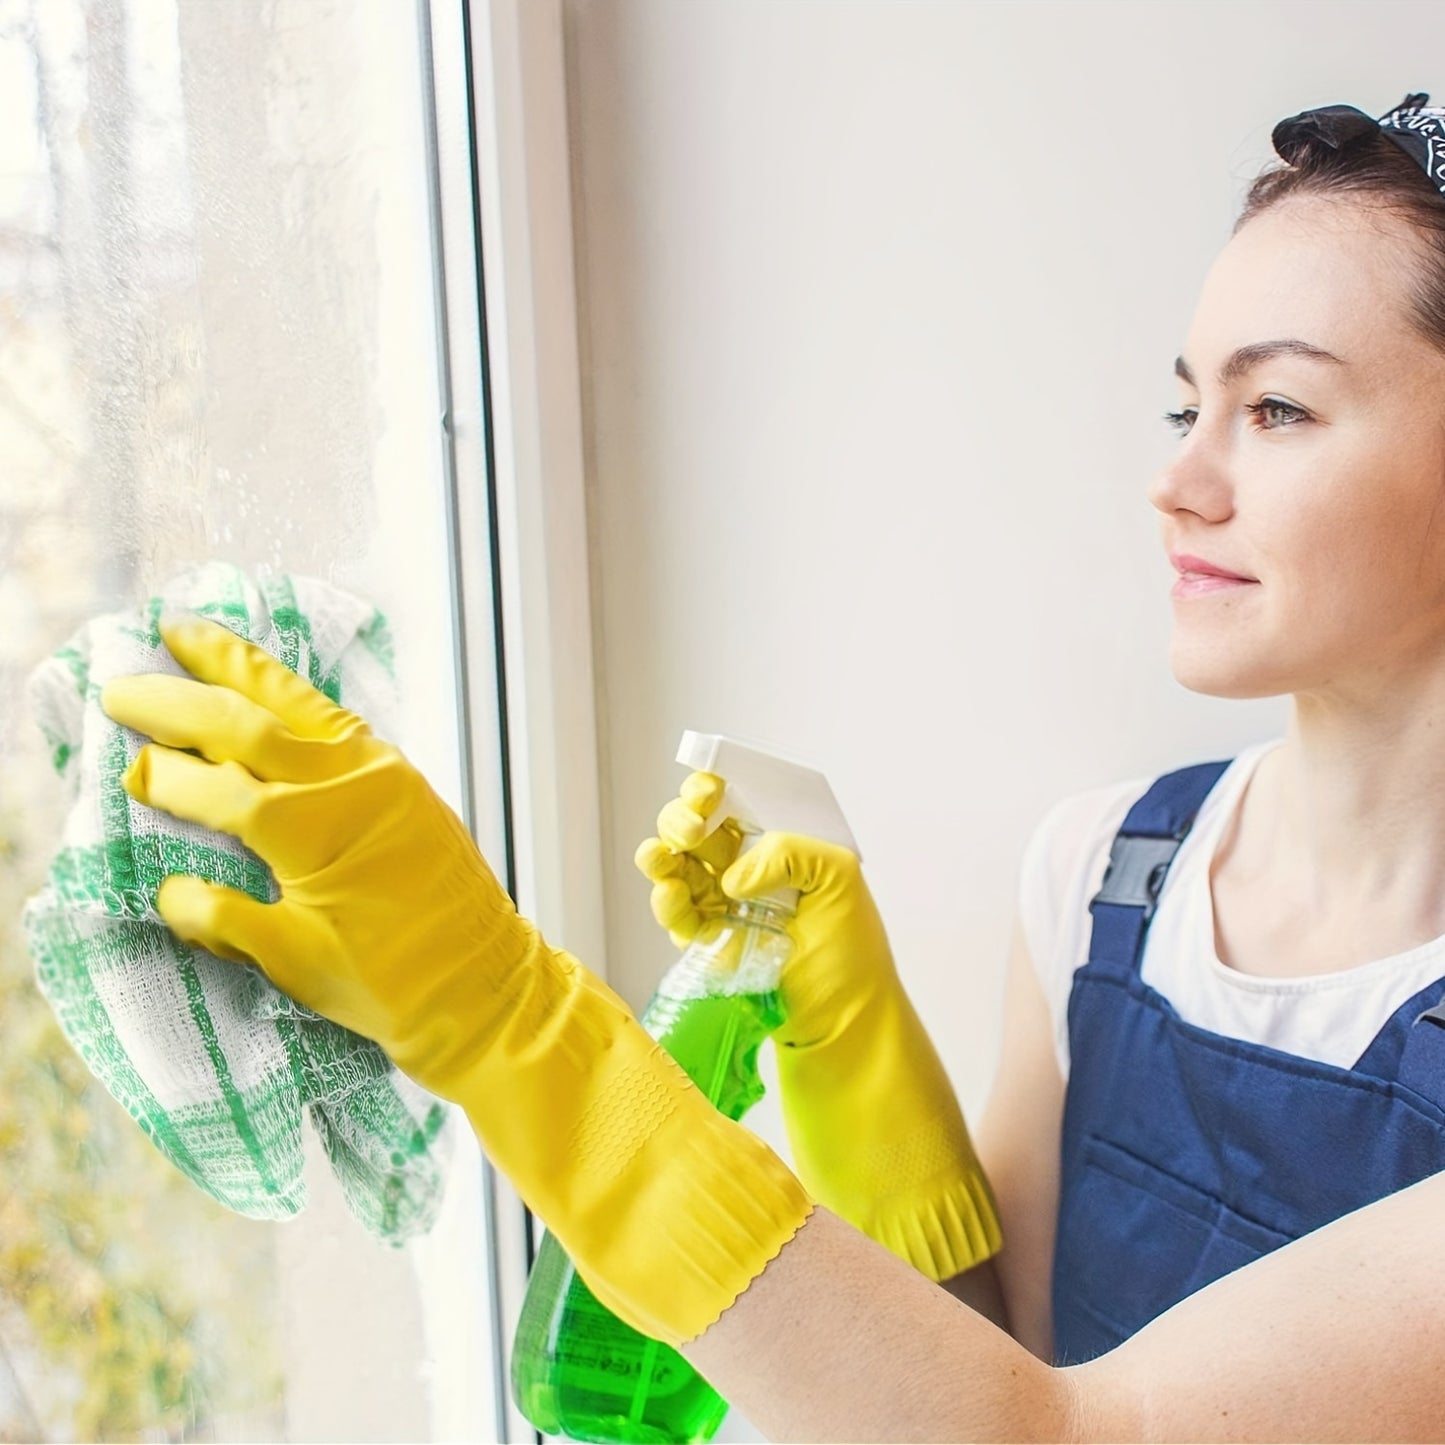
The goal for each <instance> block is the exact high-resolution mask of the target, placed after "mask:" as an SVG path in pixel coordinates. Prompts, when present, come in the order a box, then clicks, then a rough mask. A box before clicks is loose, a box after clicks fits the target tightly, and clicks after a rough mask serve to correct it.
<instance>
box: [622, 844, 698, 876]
mask: <svg viewBox="0 0 1445 1445" xmlns="http://www.w3.org/2000/svg"><path fill="white" fill-rule="evenodd" d="M686 858H687V854H685V853H674V852H673V851H672V849H671V848H669V847H668V846H667V844H666V843H664V842H663V841H662V839H661V838H644V839H643V840H642V842H641V843H639V844H638V845H637V852H636V853H634V854H633V855H632V862H633V864H634V865H635V866H636V868H637V870H638V872H639V873H641V874H642V876H643V877H644V878H646V879H648V880H649V881H650V882H652V883H661V882H662V880H663V879H664V878H676V877H678V876H679V875H680V874H681V872H682V870H683V868H684V867H685V866H686Z"/></svg>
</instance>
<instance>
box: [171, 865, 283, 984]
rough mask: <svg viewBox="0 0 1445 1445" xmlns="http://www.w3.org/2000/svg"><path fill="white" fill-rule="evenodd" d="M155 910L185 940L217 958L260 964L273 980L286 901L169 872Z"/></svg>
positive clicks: (275, 980)
mask: <svg viewBox="0 0 1445 1445" xmlns="http://www.w3.org/2000/svg"><path fill="white" fill-rule="evenodd" d="M156 911H157V912H158V913H159V914H160V916H161V917H162V918H163V919H164V920H165V922H166V926H167V927H168V928H169V929H170V930H171V932H172V933H174V934H175V935H176V937H177V938H179V939H181V940H182V941H183V942H185V943H194V944H198V945H199V946H200V947H201V948H205V949H209V950H210V952H212V953H214V954H215V955H216V956H217V957H218V958H229V959H233V960H234V961H235V962H237V963H255V964H259V965H260V967H261V969H262V971H263V972H264V973H265V974H266V976H267V977H268V978H270V979H271V981H272V982H273V983H277V979H276V978H275V976H274V974H273V972H272V970H273V969H274V968H276V967H277V965H278V964H280V963H281V960H282V959H283V957H284V955H285V944H284V939H285V937H286V919H285V904H284V903H262V902H260V901H259V900H258V899H255V898H252V897H251V896H250V895H249V894H247V893H240V892H237V891H236V889H234V888H223V887H222V886H221V885H220V884H218V883H207V882H206V881H205V880H204V879H203V878H192V877H190V876H189V875H187V874H184V873H173V874H171V876H170V877H169V878H167V879H165V881H164V882H163V883H162V884H161V886H160V890H159V891H158V892H157V894H156ZM282 971H283V972H284V968H283V969H282ZM277 986H278V987H281V985H280V984H279V983H277Z"/></svg>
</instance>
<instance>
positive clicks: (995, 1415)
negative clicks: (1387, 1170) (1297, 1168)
mask: <svg viewBox="0 0 1445 1445" xmlns="http://www.w3.org/2000/svg"><path fill="white" fill-rule="evenodd" d="M1442 1219H1445V1174H1439V1175H1436V1176H1434V1177H1433V1178H1430V1179H1427V1180H1425V1181H1423V1182H1422V1183H1420V1184H1417V1185H1414V1186H1413V1187H1412V1188H1410V1189H1406V1190H1402V1191H1401V1192H1400V1193H1398V1194H1395V1195H1392V1196H1390V1197H1389V1198H1387V1199H1383V1200H1380V1201H1379V1202H1378V1203H1376V1204H1372V1205H1369V1206H1367V1207H1366V1208H1364V1209H1360V1210H1357V1211H1356V1212H1355V1213H1353V1214H1349V1215H1346V1216H1345V1217H1344V1218H1342V1219H1339V1220H1336V1221H1335V1222H1334V1223H1333V1224H1329V1225H1326V1226H1325V1227H1324V1228H1323V1229H1319V1230H1316V1231H1315V1232H1314V1233H1313V1234H1309V1235H1306V1236H1305V1237H1304V1238H1303V1239H1299V1240H1296V1241H1294V1242H1293V1243H1292V1244H1288V1245H1285V1246H1284V1247H1283V1248H1282V1249H1279V1250H1276V1251H1275V1252H1274V1253H1273V1254H1269V1255H1266V1256H1265V1257H1264V1258H1263V1259H1260V1260H1256V1261H1255V1262H1254V1263H1253V1264H1251V1265H1247V1266H1246V1267H1245V1268H1243V1269H1241V1270H1237V1271H1236V1272H1235V1273H1233V1274H1231V1275H1227V1276H1225V1277H1224V1278H1223V1279H1221V1280H1217V1281H1216V1282H1215V1283H1214V1284H1212V1285H1210V1286H1208V1287H1207V1288H1206V1289H1203V1290H1201V1291H1199V1293H1198V1294H1195V1295H1192V1296H1191V1297H1190V1298H1188V1299H1186V1300H1183V1301H1182V1302H1181V1303H1179V1304H1178V1305H1176V1306H1175V1307H1174V1308H1173V1309H1171V1310H1169V1311H1167V1312H1166V1313H1165V1314H1163V1315H1161V1316H1160V1317H1159V1318H1158V1319H1157V1320H1155V1321H1154V1322H1153V1323H1152V1324H1150V1325H1148V1326H1147V1327H1146V1328H1145V1329H1143V1330H1141V1331H1140V1332H1139V1333H1138V1334H1137V1335H1135V1336H1134V1337H1133V1338H1132V1339H1130V1340H1128V1341H1126V1342H1125V1343H1124V1344H1123V1345H1121V1346H1120V1347H1119V1348H1118V1349H1116V1350H1114V1351H1112V1352H1111V1353H1110V1354H1108V1355H1104V1356H1102V1357H1101V1358H1100V1359H1098V1360H1095V1361H1092V1362H1091V1363H1089V1364H1087V1365H1078V1366H1073V1367H1071V1368H1068V1369H1055V1368H1052V1367H1051V1366H1048V1365H1046V1364H1044V1363H1043V1362H1042V1361H1041V1360H1039V1359H1037V1358H1036V1357H1035V1356H1034V1355H1032V1354H1031V1353H1030V1352H1029V1351H1028V1350H1026V1349H1025V1348H1024V1347H1023V1346H1022V1345H1020V1344H1018V1343H1017V1342H1016V1341H1015V1340H1013V1339H1012V1338H1011V1337H1010V1336H1009V1335H1007V1334H1005V1333H1004V1332H1003V1331H1002V1330H1000V1329H999V1328H997V1326H995V1325H993V1324H991V1323H990V1322H989V1321H988V1320H986V1319H984V1318H983V1317H982V1316H980V1315H978V1314H976V1313H974V1312H973V1311H972V1310H970V1309H969V1308H968V1307H967V1306H966V1305H963V1304H961V1303H960V1302H959V1301H958V1300H956V1299H953V1298H952V1297H951V1296H950V1295H949V1294H947V1293H946V1292H945V1291H943V1290H940V1289H938V1288H937V1287H936V1286H934V1285H932V1284H930V1283H929V1282H928V1280H926V1279H925V1278H924V1277H923V1276H922V1275H920V1274H918V1273H916V1272H915V1271H913V1270H911V1269H910V1268H909V1267H908V1266H907V1265H906V1264H904V1263H903V1262H902V1261H900V1260H898V1259H896V1258H894V1256H893V1255H891V1254H889V1253H888V1252H887V1251H886V1250H885V1249H883V1248H882V1247H881V1246H879V1245H876V1244H874V1243H873V1242H872V1241H871V1240H869V1239H867V1238H865V1237H864V1236H863V1235H861V1234H859V1233H857V1232H856V1231H855V1230H853V1229H852V1228H851V1227H850V1226H849V1225H847V1224H845V1223H844V1222H843V1221H841V1220H839V1219H838V1218H837V1217H836V1216H834V1215H831V1214H829V1213H828V1212H827V1211H825V1210H821V1209H819V1210H817V1211H815V1212H814V1214H813V1215H812V1216H810V1218H809V1219H808V1221H807V1222H806V1223H805V1224H804V1225H803V1227H802V1229H800V1230H799V1232H798V1233H797V1235H796V1236H795V1237H794V1238H793V1239H792V1241H791V1242H790V1243H788V1244H787V1245H785V1246H784V1248H783V1250H782V1252H781V1253H780V1254H779V1255H778V1257H777V1258H776V1259H775V1260H774V1261H773V1262H772V1263H771V1264H770V1265H769V1266H768V1268H767V1269H766V1270H764V1272H763V1273H762V1274H761V1275H760V1276H759V1277H758V1278H757V1279H756V1280H755V1281H754V1282H753V1284H752V1286H751V1287H750V1288H749V1289H748V1290H747V1291H746V1293H744V1294H743V1295H742V1297H741V1298H740V1299H739V1300H738V1301H737V1302H736V1303H735V1304H734V1305H733V1306H732V1307H731V1308H730V1309H728V1310H726V1311H725V1312H724V1313H723V1315H722V1317H721V1319H719V1320H718V1321H717V1323H716V1324H714V1325H713V1326H712V1327H711V1328H710V1329H708V1330H706V1331H705V1332H704V1333H703V1334H702V1335H700V1336H699V1337H698V1338H697V1339H696V1340H694V1341H692V1342H691V1343H689V1344H687V1345H685V1346H684V1347H683V1353H684V1354H685V1355H686V1356H687V1357H688V1359H689V1360H691V1361H692V1362H693V1364H695V1365H696V1366H697V1368H698V1369H699V1370H700V1371H701V1372H702V1373H703V1374H704V1375H706V1376H707V1378H708V1379H709V1380H711V1381H712V1382H713V1384H714V1385H715V1386H716V1387H717V1388H718V1389H719V1390H720V1391H721V1392H722V1393H723V1395H725V1396H726V1397H727V1398H728V1399H729V1400H731V1401H732V1402H733V1403H734V1404H736V1405H737V1406H738V1408H739V1409H740V1410H742V1411H743V1412H744V1413H745V1414H746V1415H747V1416H748V1418H749V1419H751V1420H752V1421H753V1422H754V1423H755V1424H756V1425H757V1426H758V1427H759V1429H761V1430H763V1431H764V1432H765V1433H767V1434H768V1435H769V1436H770V1437H771V1438H773V1439H777V1440H795V1441H806V1440H1061V1441H1063V1440H1317V1441H1325V1440H1397V1441H1405V1440H1440V1439H1442V1438H1445V1371H1442V1369H1441V1365H1440V1362H1441V1361H1442V1360H1445V1252H1442V1251H1441V1250H1440V1249H1439V1248H1438V1240H1439V1236H1440V1224H1441V1220H1442Z"/></svg>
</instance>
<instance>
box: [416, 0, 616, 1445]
mask: <svg viewBox="0 0 1445 1445" xmlns="http://www.w3.org/2000/svg"><path fill="white" fill-rule="evenodd" d="M418 3H419V4H420V5H421V6H422V7H423V12H424V31H425V30H427V28H428V27H429V35H430V49H431V54H430V69H431V72H432V73H431V81H432V94H433V105H434V112H435V115H434V120H435V131H434V140H435V146H434V149H435V157H436V164H435V172H434V195H433V200H434V206H435V214H436V230H437V247H438V254H437V263H438V264H437V267H436V271H437V277H438V288H439V294H438V298H437V300H438V314H439V317H440V318H441V322H442V328H441V330H442V338H441V349H442V356H441V362H442V375H443V377H444V379H445V383H446V384H445V387H444V396H445V398H446V405H447V416H446V424H445V428H444V430H445V433H446V440H447V443H448V445H449V452H450V455H449V458H448V471H449V476H450V478H451V496H452V504H453V505H452V518H451V525H452V551H453V565H454V578H453V582H454V588H455V592H456V598H457V609H458V611H457V618H456V621H457V629H456V630H457V634H458V638H459V643H458V670H459V677H460V679H461V684H462V695H463V699H464V706H463V711H464V717H463V720H462V726H463V729H464V732H463V738H462V749H463V762H464V775H465V778H466V791H467V794H468V796H467V803H468V805H469V806H468V812H469V817H468V822H469V823H470V824H471V826H472V828H473V831H474V834H475V836H476V838H477V840H478V842H479V844H480V845H481V847H482V849H483V851H484V852H485V853H486V855H487V856H488V858H489V859H490V860H491V862H492V863H493V866H494V867H495V868H496V870H497V872H498V873H499V875H501V874H505V875H506V881H507V882H508V885H509V887H510V888H511V890H512V892H513V896H514V897H515V898H516V901H517V904H518V907H519V908H520V909H521V911H522V912H523V913H525V914H526V915H527V916H528V917H530V918H532V919H534V920H535V921H536V922H537V924H538V925H539V926H540V927H541V928H542V930H543V932H544V933H545V934H546V935H547V937H548V938H549V940H551V942H552V943H554V944H555V945H558V946H563V947H566V948H568V949H569V950H570V951H571V952H573V953H575V954H577V955H578V956H579V957H580V958H582V959H583V960H585V961H586V963H587V965H588V966H589V967H590V968H592V969H593V970H594V971H595V972H597V973H599V974H601V975H602V976H603V977H604V978H605V977H606V956H605V942H606V940H605V919H604V912H603V881H602V880H603V874H602V835H601V814H600V803H599V768H598V748H597V722H596V703H595V692H594V677H593V629H592V616H591V597H590V586H589V580H588V529H587V506H586V502H587V499H586V490H585V483H584V473H583V441H582V402H581V376H580V365H579V348H578V312H577V285H576V274H575V263H574V252H573V230H572V205H571V181H570V175H571V170H570V158H569V149H568V139H567V95H566V67H565V54H564V45H563V24H562V21H563V17H562V4H561V0H418ZM478 260H480V264H478ZM479 280H480V286H479ZM479 292H480V294H479ZM494 654H495V657H496V663H495V667H494V666H493V657H494ZM499 736H501V737H502V738H503V746H502V748H500V749H499V748H498V746H497V739H498V737H499ZM482 1193H483V1200H484V1206H485V1228H486V1241H485V1243H486V1249H487V1255H488V1264H489V1270H488V1274H489V1278H490V1282H491V1291H492V1298H491V1300H490V1301H489V1304H490V1320H489V1322H487V1324H486V1327H485V1328H483V1329H482V1330H480V1331H478V1330H477V1329H473V1330H469V1331H466V1332H465V1338H466V1340H467V1341H468V1342H469V1344H470V1346H471V1348H472V1349H475V1348H476V1347H477V1346H478V1345H479V1344H482V1343H483V1340H484V1338H485V1342H486V1344H487V1345H489V1347H490V1352H491V1356H492V1364H493V1372H492V1381H491V1389H490V1392H488V1393H490V1395H491V1397H492V1398H491V1399H490V1405H491V1410H492V1412H493V1414H494V1428H495V1431H496V1433H495V1436H494V1438H495V1439H497V1440H499V1441H513V1440H525V1441H531V1440H535V1439H536V1438H537V1435H536V1432H535V1431H534V1430H533V1429H532V1427H531V1426H530V1425H529V1424H528V1423H527V1422H526V1420H525V1419H524V1418H523V1417H522V1415H521V1414H520V1413H519V1412H518V1411H517V1409H516V1407H515V1405H514V1404H513V1403H512V1400H511V1394H510V1390H509V1388H508V1386H507V1378H508V1373H509V1370H510V1364H511V1361H510V1352H511V1342H512V1335H513V1332H514V1330H515V1327H516V1320H517V1315H518V1313H519V1312H520V1308H521V1303H522V1298H523V1295H524V1293H525V1288H526V1272H527V1268H528V1265H529V1263H530V1259H531V1252H532V1247H533V1237H532V1235H533V1231H532V1226H531V1223H530V1222H529V1220H528V1218H527V1213H526V1210H525V1208H524V1207H523V1205H522V1203H521V1201H520V1199H519V1198H518V1196H517V1195H516V1193H515V1191H514V1190H513V1189H512V1188H511V1186H510V1184H508V1183H507V1181H506V1180H505V1179H504V1178H502V1177H501V1176H499V1175H497V1174H496V1173H495V1172H494V1171H492V1170H491V1169H490V1168H485V1169H484V1170H483V1180H482ZM436 1345H437V1347H438V1348H444V1346H445V1342H444V1341H443V1340H441V1339H438V1341H437V1342H436ZM468 1353H470V1352H469V1351H463V1352H462V1354H461V1356H460V1357H452V1358H434V1361H433V1363H434V1366H435V1370H436V1375H435V1378H436V1379H437V1381H438V1383H439V1384H440V1382H441V1381H442V1380H444V1379H452V1380H454V1381H455V1387H448V1388H439V1389H438V1390H437V1392H436V1398H435V1402H434V1408H435V1420H434V1425H435V1429H436V1432H437V1436H438V1438H441V1439H452V1438H477V1435H478V1433H479V1432H481V1431H484V1430H486V1429H488V1428H489V1426H492V1425H493V1422H484V1421H483V1420H482V1419H480V1418H479V1415H480V1414H481V1412H482V1411H483V1410H484V1409H485V1406H486V1403H487V1402H486V1401H485V1399H484V1398H483V1392H481V1391H480V1389H479V1387H480V1385H481V1383H482V1382H481V1381H479V1380H478V1381H477V1382H476V1383H475V1384H473V1385H472V1386H471V1387H470V1388H469V1387H468V1386H467V1382H466V1379H465V1378H464V1374H463V1373H459V1372H465V1371H466V1370H467V1369H468V1368H470V1370H471V1371H472V1373H473V1375H481V1374H482V1364H483V1362H482V1360H481V1359H479V1358H478V1357H477V1355H476V1354H474V1353H471V1354H470V1364H468V1360H467V1358H466V1355H467V1354H468Z"/></svg>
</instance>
